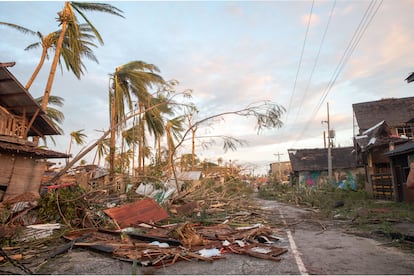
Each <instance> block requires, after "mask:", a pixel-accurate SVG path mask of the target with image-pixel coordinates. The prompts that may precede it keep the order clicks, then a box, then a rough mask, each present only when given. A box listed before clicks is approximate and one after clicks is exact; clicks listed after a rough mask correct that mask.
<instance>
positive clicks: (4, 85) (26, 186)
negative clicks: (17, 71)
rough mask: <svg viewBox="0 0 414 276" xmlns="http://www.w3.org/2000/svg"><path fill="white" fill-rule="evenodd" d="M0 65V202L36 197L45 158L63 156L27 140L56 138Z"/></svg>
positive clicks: (26, 94) (38, 110)
mask: <svg viewBox="0 0 414 276" xmlns="http://www.w3.org/2000/svg"><path fill="white" fill-rule="evenodd" d="M13 65H14V63H0V168H1V169H0V200H9V199H11V198H13V197H16V196H19V195H22V194H31V195H33V197H37V196H39V188H40V184H41V180H42V176H43V172H44V171H45V169H46V165H47V161H46V159H48V158H66V157H68V156H67V155H66V154H64V153H59V152H56V151H52V150H47V149H42V148H39V147H37V145H36V143H35V142H33V141H30V140H29V138H30V137H39V138H40V137H44V136H45V135H57V134H60V133H59V132H58V131H57V130H56V128H55V127H54V126H53V124H51V123H50V122H49V120H48V119H47V117H46V115H45V113H44V112H43V111H42V109H41V107H40V105H39V104H38V103H37V102H36V101H35V100H34V98H33V97H32V96H31V95H30V94H29V92H28V91H27V90H26V89H25V88H24V87H23V85H22V84H21V83H20V82H19V81H18V80H17V79H16V78H15V77H14V76H13V74H12V73H11V72H10V71H9V70H8V69H7V67H10V66H13Z"/></svg>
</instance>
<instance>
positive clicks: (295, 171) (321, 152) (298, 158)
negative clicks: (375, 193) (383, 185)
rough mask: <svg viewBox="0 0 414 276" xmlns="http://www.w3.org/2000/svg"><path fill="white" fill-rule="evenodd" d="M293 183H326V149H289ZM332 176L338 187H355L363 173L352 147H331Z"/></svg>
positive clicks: (320, 184)
mask: <svg viewBox="0 0 414 276" xmlns="http://www.w3.org/2000/svg"><path fill="white" fill-rule="evenodd" d="M288 153H289V158H290V162H291V164H292V178H294V179H295V180H296V181H295V183H298V184H303V185H306V186H314V187H320V186H323V185H325V184H326V183H328V149H326V148H325V149H289V150H288ZM331 155H332V170H333V174H332V178H333V182H334V184H335V185H336V186H338V187H342V188H345V187H348V188H352V189H356V188H357V182H358V181H357V180H358V176H359V175H361V174H363V173H364V170H363V167H362V166H361V165H360V164H358V163H357V159H356V152H355V150H354V148H353V147H342V148H332V152H331Z"/></svg>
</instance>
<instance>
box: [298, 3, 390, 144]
mask: <svg viewBox="0 0 414 276" xmlns="http://www.w3.org/2000/svg"><path fill="white" fill-rule="evenodd" d="M374 2H375V3H374ZM376 2H377V1H375V0H372V1H371V2H370V4H369V6H368V8H367V9H366V11H365V13H364V15H363V17H362V18H361V21H360V22H359V25H358V27H357V29H356V30H355V32H354V34H353V36H352V38H351V40H350V42H349V43H348V45H347V47H346V49H345V51H344V53H343V55H342V57H341V60H340V61H339V63H338V65H337V67H336V69H335V71H334V73H333V74H332V77H331V80H330V82H329V83H328V85H327V87H326V88H325V90H324V92H323V94H322V96H321V98H320V101H319V103H318V105H317V107H316V108H315V109H314V111H313V113H312V116H310V117H309V120H308V122H307V124H306V125H305V127H304V128H303V129H302V132H301V135H300V136H299V137H302V136H303V134H304V133H305V132H306V131H307V130H308V128H309V125H310V122H311V121H312V119H313V118H314V117H315V116H316V114H317V112H318V111H319V109H320V108H321V106H322V104H323V102H324V101H325V99H326V97H327V96H328V94H329V92H330V90H331V89H332V87H333V85H334V84H335V82H336V80H337V78H338V76H339V74H340V73H341V71H342V69H343V68H344V67H345V64H346V62H347V61H348V59H349V58H350V57H351V55H352V53H353V52H354V50H355V49H356V47H357V45H358V44H359V42H360V40H361V38H362V36H363V35H364V33H365V31H366V30H367V28H368V26H369V24H370V23H371V21H372V19H373V18H374V16H375V15H376V13H377V12H378V10H379V8H380V6H381V5H382V2H383V0H381V1H380V3H379V4H378V6H377V7H375V5H376ZM295 142H296V141H295Z"/></svg>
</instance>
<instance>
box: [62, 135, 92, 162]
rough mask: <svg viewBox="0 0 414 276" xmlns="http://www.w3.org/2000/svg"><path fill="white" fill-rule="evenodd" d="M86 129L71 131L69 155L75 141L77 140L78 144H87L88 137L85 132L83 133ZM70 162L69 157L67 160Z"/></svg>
mask: <svg viewBox="0 0 414 276" xmlns="http://www.w3.org/2000/svg"><path fill="white" fill-rule="evenodd" d="M83 131H84V129H81V130H77V131H72V132H71V133H70V140H69V149H68V152H67V153H68V155H69V154H70V152H71V150H72V144H73V141H75V143H76V144H77V145H83V144H85V142H86V141H85V139H86V138H87V137H88V136H87V135H86V134H85V133H83ZM68 162H69V158H68V159H67V160H66V163H68Z"/></svg>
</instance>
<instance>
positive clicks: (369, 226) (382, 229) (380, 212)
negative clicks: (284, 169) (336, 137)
mask: <svg viewBox="0 0 414 276" xmlns="http://www.w3.org/2000/svg"><path fill="white" fill-rule="evenodd" d="M259 197H261V198H264V199H269V200H277V201H280V202H284V203H288V204H292V205H296V206H301V207H307V208H315V209H318V210H319V214H321V215H322V216H324V217H325V218H327V219H341V220H347V221H349V222H350V225H351V227H353V228H354V229H356V230H358V231H362V232H365V233H368V234H369V235H373V234H375V233H376V234H381V235H383V236H386V237H391V238H393V237H396V236H399V237H400V238H401V237H402V239H404V236H402V235H401V234H398V230H397V229H396V228H395V225H396V224H398V223H414V204H412V203H407V202H395V201H385V200H377V199H374V198H372V197H371V196H370V195H369V194H367V193H366V192H365V191H362V190H358V191H353V190H343V189H338V188H335V187H333V186H329V187H322V188H317V189H316V188H314V187H304V186H290V185H281V184H269V185H267V186H265V187H262V188H261V189H260V191H259Z"/></svg>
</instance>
